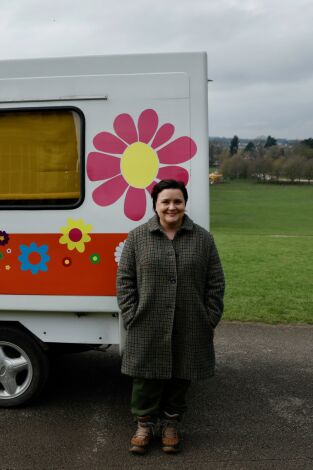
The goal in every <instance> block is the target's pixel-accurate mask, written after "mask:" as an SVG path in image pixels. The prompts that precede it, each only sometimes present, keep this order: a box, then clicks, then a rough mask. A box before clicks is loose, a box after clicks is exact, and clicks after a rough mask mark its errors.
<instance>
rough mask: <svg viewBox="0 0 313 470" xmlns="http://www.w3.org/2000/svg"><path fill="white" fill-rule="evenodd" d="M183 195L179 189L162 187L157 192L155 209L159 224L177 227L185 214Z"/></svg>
mask: <svg viewBox="0 0 313 470" xmlns="http://www.w3.org/2000/svg"><path fill="white" fill-rule="evenodd" d="M185 208H186V204H185V200H184V195H183V193H182V192H181V190H180V189H163V191H161V192H160V193H159V194H158V198H157V200H156V205H155V211H156V213H157V214H158V216H159V218H160V224H161V225H162V226H163V227H166V228H179V227H180V226H181V224H182V221H183V218H184V214H185Z"/></svg>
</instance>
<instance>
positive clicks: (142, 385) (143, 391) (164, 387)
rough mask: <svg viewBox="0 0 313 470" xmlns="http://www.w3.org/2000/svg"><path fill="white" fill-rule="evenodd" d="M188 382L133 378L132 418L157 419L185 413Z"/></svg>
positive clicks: (173, 379)
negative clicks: (163, 414) (167, 415)
mask: <svg viewBox="0 0 313 470" xmlns="http://www.w3.org/2000/svg"><path fill="white" fill-rule="evenodd" d="M190 383H191V382H190V380H185V379H177V378H174V377H173V378H171V379H169V380H159V379H144V378H141V377H134V378H133V390H132V397H131V412H132V414H133V415H134V416H152V417H157V416H159V415H160V414H162V413H165V412H166V413H168V414H170V415H173V414H178V415H179V417H181V416H182V414H183V413H184V412H185V411H186V409H187V406H186V394H187V391H188V388H189V386H190Z"/></svg>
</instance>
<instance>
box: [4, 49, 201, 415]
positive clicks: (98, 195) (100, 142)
mask: <svg viewBox="0 0 313 470" xmlns="http://www.w3.org/2000/svg"><path fill="white" fill-rule="evenodd" d="M0 84H1V86H0V406H15V405H19V404H21V403H25V402H26V401H28V400H30V399H32V398H34V397H35V396H36V395H38V393H39V392H40V391H41V390H42V387H43V386H44V384H45V381H46V378H47V373H48V361H47V353H48V352H49V351H53V350H54V348H55V346H56V345H67V346H68V345H72V346H73V348H74V347H77V346H78V345H81V346H84V345H88V346H90V345H94V346H97V345H103V344H116V345H120V350H122V347H123V335H124V330H123V325H122V322H121V318H120V316H119V313H118V306H117V302H116V292H115V276H116V270H117V266H118V262H119V257H120V254H121V251H122V248H123V243H124V241H125V239H126V237H127V233H128V232H129V230H131V229H132V228H134V227H135V226H137V225H138V224H141V223H143V222H145V221H147V220H148V218H150V217H151V216H152V204H151V201H150V191H151V189H152V187H153V185H154V184H155V182H157V181H159V180H161V179H169V178H174V179H177V180H183V181H185V183H187V188H188V191H189V194H190V198H189V202H188V206H187V209H188V214H189V215H190V216H191V218H192V219H193V220H195V221H196V222H197V223H199V224H200V225H202V226H204V227H208V223H209V221H208V217H209V211H208V122H207V63H206V55H205V53H177V54H176V53H174V54H149V55H148V54H147V55H125V56H94V57H71V58H55V59H35V60H13V61H5V62H0Z"/></svg>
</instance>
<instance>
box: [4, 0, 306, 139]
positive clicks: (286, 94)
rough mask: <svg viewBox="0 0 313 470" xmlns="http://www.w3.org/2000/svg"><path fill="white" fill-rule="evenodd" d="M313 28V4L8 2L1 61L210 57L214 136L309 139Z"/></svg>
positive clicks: (285, 0) (300, 0)
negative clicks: (130, 55)
mask: <svg viewBox="0 0 313 470" xmlns="http://www.w3.org/2000/svg"><path fill="white" fill-rule="evenodd" d="M312 25H313V0H129V1H128V0H87V1H84V0H80V1H79V0H0V58H1V59H14V58H31V57H48V56H70V55H86V54H87V55H88V54H114V53H119V54H121V53H136V52H171V51H194V50H200V51H203V50H204V51H207V53H208V74H209V77H210V78H212V79H213V80H214V81H213V82H212V83H210V84H209V122H210V135H211V136H227V137H231V136H233V135H234V134H237V135H238V136H239V138H240V137H241V138H244V137H246V138H253V137H257V136H261V135H265V136H267V135H269V134H270V135H272V136H274V137H276V138H278V137H286V138H290V139H293V138H299V139H302V138H307V137H313V26H312ZM0 66H1V63H0Z"/></svg>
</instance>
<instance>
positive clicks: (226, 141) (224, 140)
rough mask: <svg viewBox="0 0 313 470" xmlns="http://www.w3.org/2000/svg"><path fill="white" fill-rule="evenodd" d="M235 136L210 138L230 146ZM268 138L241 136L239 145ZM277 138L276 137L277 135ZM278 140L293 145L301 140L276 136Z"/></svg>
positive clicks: (280, 143)
mask: <svg viewBox="0 0 313 470" xmlns="http://www.w3.org/2000/svg"><path fill="white" fill-rule="evenodd" d="M232 138H233V137H216V136H210V137H209V139H210V140H211V141H215V142H221V143H223V144H224V145H226V146H228V145H230V142H231V140H232ZM266 138H267V137H265V136H260V137H256V138H255V139H245V138H241V137H239V146H240V147H245V146H246V145H247V143H248V142H251V141H252V142H253V141H260V140H264V142H265V141H266ZM275 138H276V137H275ZM276 140H277V144H278V145H284V146H285V145H293V144H295V143H297V142H299V140H295V139H293V140H289V139H279V138H276Z"/></svg>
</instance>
